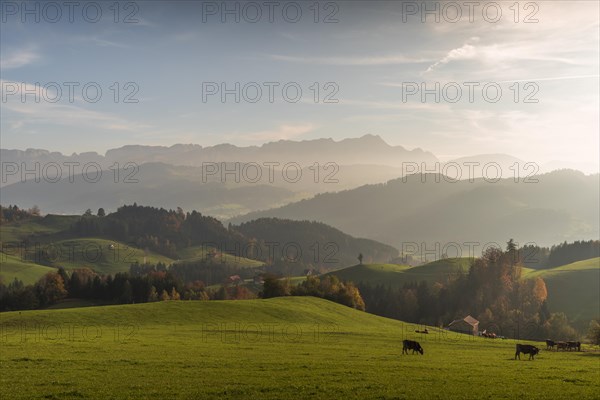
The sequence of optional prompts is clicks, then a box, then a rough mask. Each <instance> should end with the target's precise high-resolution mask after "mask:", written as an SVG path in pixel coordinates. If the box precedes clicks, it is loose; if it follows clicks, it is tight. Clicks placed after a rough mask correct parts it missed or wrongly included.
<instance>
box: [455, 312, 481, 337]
mask: <svg viewBox="0 0 600 400" xmlns="http://www.w3.org/2000/svg"><path fill="white" fill-rule="evenodd" d="M448 329H449V330H451V331H453V332H460V333H466V334H469V335H475V336H477V335H478V334H479V321H477V320H476V319H475V318H473V317H471V316H470V315H467V316H466V317H464V318H463V319H455V320H454V321H452V322H450V324H448Z"/></svg>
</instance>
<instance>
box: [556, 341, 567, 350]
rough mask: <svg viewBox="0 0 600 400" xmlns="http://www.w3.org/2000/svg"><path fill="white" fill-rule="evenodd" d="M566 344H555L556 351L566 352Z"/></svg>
mask: <svg viewBox="0 0 600 400" xmlns="http://www.w3.org/2000/svg"><path fill="white" fill-rule="evenodd" d="M567 347H568V346H567V342H556V350H557V351H558V350H566V349H567Z"/></svg>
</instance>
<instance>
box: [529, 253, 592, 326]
mask: <svg viewBox="0 0 600 400" xmlns="http://www.w3.org/2000/svg"><path fill="white" fill-rule="evenodd" d="M538 276H541V277H542V278H543V279H544V281H545V282H546V288H547V289H548V306H549V308H550V309H551V310H552V311H562V312H564V313H566V314H567V315H568V316H569V318H571V319H573V320H579V321H589V320H590V319H592V318H597V317H598V316H600V258H598V257H597V258H591V259H589V260H584V261H578V262H575V263H571V264H567V265H562V266H560V267H556V268H550V269H545V270H539V271H532V272H529V273H528V274H526V275H525V278H535V277H538Z"/></svg>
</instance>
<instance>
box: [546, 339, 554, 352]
mask: <svg viewBox="0 0 600 400" xmlns="http://www.w3.org/2000/svg"><path fill="white" fill-rule="evenodd" d="M554 346H556V342H555V341H554V340H551V339H546V350H552V349H553V348H554Z"/></svg>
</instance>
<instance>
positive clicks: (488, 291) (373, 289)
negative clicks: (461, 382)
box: [358, 243, 577, 339]
mask: <svg viewBox="0 0 600 400" xmlns="http://www.w3.org/2000/svg"><path fill="white" fill-rule="evenodd" d="M516 251H517V250H516V248H514V247H513V246H510V243H509V246H508V249H507V251H502V250H501V249H496V248H491V249H488V250H487V251H486V252H485V254H483V256H482V257H481V258H477V259H474V260H473V263H472V265H471V267H470V269H469V271H468V273H467V274H459V275H457V276H456V277H454V279H452V280H450V281H449V282H447V283H440V282H436V283H433V284H430V283H428V282H426V281H422V282H413V283H406V284H404V285H403V286H402V287H390V286H385V285H381V284H380V285H371V284H368V283H361V284H359V285H358V289H359V291H360V293H361V294H362V297H363V299H364V301H365V305H366V311H367V312H370V313H373V314H377V315H381V316H384V317H389V318H395V319H399V320H402V321H407V322H412V323H418V324H426V325H433V326H447V325H448V323H449V322H451V321H453V320H455V319H461V318H464V317H465V316H467V315H471V316H473V317H475V318H476V319H477V320H479V322H480V324H479V327H480V330H483V329H486V327H487V329H488V331H489V332H494V333H496V334H498V335H501V334H504V335H508V334H510V335H513V334H514V331H515V329H519V330H520V334H521V336H522V337H525V336H528V338H530V339H544V338H545V337H561V338H575V337H576V336H577V333H576V331H575V330H574V329H573V328H572V327H571V326H570V325H569V322H568V319H567V317H566V315H565V314H563V313H553V314H552V313H550V312H549V310H548V307H547V303H546V299H547V297H548V292H547V289H546V284H545V282H544V280H543V279H542V278H541V277H538V278H536V279H521V270H522V265H521V264H520V263H515V260H516V259H518V257H517V255H516V254H515V252H516Z"/></svg>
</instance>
